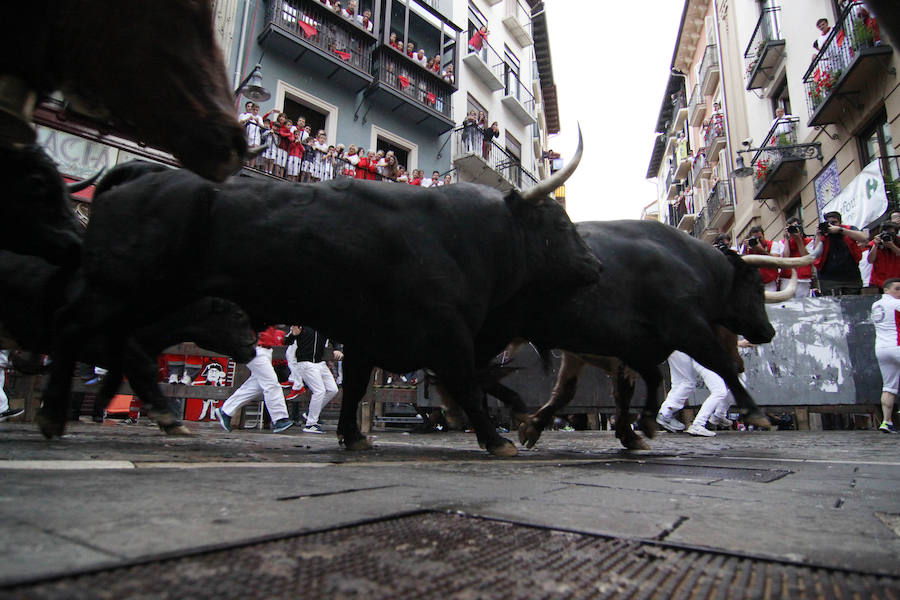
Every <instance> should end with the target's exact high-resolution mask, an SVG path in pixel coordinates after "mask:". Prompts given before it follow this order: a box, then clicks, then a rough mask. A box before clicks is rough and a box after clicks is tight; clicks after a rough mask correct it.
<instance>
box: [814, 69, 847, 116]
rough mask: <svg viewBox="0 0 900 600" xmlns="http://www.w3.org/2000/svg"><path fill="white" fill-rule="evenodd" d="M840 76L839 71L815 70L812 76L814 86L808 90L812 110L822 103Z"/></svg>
mask: <svg viewBox="0 0 900 600" xmlns="http://www.w3.org/2000/svg"><path fill="white" fill-rule="evenodd" d="M840 76H841V71H840V69H837V70H835V71H819V70H818V69H816V72H815V74H814V75H813V82H814V85H813V86H812V87H811V88H810V90H809V100H810V102H811V103H812V107H813V110H815V109H816V108H818V106H819V105H820V104H821V103H822V101H823V100H825V98H826V97H827V96H828V92H829V91H830V90H831V88H832V87H834V84H835V83H836V82H837V80H838V79H839V78H840Z"/></svg>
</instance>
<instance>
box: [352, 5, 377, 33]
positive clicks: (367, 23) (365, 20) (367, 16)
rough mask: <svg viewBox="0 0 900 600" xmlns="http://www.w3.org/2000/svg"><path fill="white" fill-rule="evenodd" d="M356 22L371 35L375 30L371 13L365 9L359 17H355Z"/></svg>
mask: <svg viewBox="0 0 900 600" xmlns="http://www.w3.org/2000/svg"><path fill="white" fill-rule="evenodd" d="M356 21H357V22H358V23H359V25H360V27H362V28H363V29H365V30H366V31H368V32H369V33H372V32H373V31H374V30H375V25H374V24H373V23H372V11H370V10H369V9H366V10H364V11H363V13H362V14H361V15H357V17H356Z"/></svg>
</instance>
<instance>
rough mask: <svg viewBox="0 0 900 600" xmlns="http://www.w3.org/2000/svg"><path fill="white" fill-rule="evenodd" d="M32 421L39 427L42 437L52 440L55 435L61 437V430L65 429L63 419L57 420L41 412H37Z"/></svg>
mask: <svg viewBox="0 0 900 600" xmlns="http://www.w3.org/2000/svg"><path fill="white" fill-rule="evenodd" d="M34 422H35V423H37V426H38V429H40V431H41V433H42V434H44V437H45V438H47V439H48V440H52V439H53V438H55V437H62V434H63V431H65V429H66V421H65V419H59V420H58V419H55V418H53V417H51V416H49V415H46V414H44V413H43V412H39V413H38V414H37V415H36V416H35V417H34Z"/></svg>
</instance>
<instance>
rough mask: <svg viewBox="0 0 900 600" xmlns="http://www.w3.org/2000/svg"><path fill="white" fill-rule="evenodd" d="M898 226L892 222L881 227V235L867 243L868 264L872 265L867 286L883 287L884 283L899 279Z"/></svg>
mask: <svg viewBox="0 0 900 600" xmlns="http://www.w3.org/2000/svg"><path fill="white" fill-rule="evenodd" d="M897 229H898V226H897V224H896V223H894V222H893V221H886V222H885V223H883V224H882V225H881V233H879V234H878V235H876V236H875V239H873V240H872V241H871V242H869V256H868V262H869V264H870V265H872V275H871V277H870V278H869V284H870V285H874V286H878V288H879V289H881V288H883V287H884V284H885V281H887V280H888V279H894V278H897V277H900V242H898V240H897Z"/></svg>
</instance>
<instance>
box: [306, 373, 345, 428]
mask: <svg viewBox="0 0 900 600" xmlns="http://www.w3.org/2000/svg"><path fill="white" fill-rule="evenodd" d="M299 368H300V376H301V377H303V381H304V382H306V387H307V388H309V391H310V392H312V397H310V399H309V410H308V411H306V424H307V425H312V424H313V423H316V422H318V420H319V413H321V412H322V408H323V407H324V406H325V405H326V404H328V403H329V402H331V399H332V398H334V397H335V395H336V394H337V393H338V387H337V384H336V383H335V382H334V375H332V374H331V369H329V368H328V365H326V364H325V363H324V362H317V363H314V362H305V361H301V362H300V364H299Z"/></svg>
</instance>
